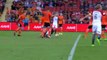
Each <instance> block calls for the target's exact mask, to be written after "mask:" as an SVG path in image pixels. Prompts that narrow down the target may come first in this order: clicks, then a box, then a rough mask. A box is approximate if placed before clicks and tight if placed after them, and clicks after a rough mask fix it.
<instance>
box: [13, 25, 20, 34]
mask: <svg viewBox="0 0 107 60" xmlns="http://www.w3.org/2000/svg"><path fill="white" fill-rule="evenodd" d="M17 26H18V28H17V29H16V30H15V31H14V36H16V34H17V33H18V32H19V30H20V27H21V24H20V23H18V24H17Z"/></svg>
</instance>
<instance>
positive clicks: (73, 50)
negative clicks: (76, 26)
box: [68, 34, 81, 60]
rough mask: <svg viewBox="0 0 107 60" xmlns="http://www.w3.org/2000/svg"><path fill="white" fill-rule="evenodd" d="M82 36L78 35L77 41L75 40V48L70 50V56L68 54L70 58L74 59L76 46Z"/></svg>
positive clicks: (69, 59)
mask: <svg viewBox="0 0 107 60" xmlns="http://www.w3.org/2000/svg"><path fill="white" fill-rule="evenodd" d="M80 37H81V34H80V35H79V36H78V37H77V39H76V41H75V43H74V46H73V48H72V49H71V52H70V54H69V56H68V60H73V56H74V53H75V49H76V46H77V44H78V42H79V40H80Z"/></svg>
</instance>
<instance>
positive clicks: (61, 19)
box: [58, 13, 64, 35]
mask: <svg viewBox="0 0 107 60" xmlns="http://www.w3.org/2000/svg"><path fill="white" fill-rule="evenodd" d="M58 24H59V25H58V26H59V28H60V33H59V35H63V34H62V30H63V29H62V25H63V24H64V17H63V14H62V13H60V14H59V16H58Z"/></svg>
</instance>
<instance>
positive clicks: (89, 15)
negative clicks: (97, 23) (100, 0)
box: [80, 13, 92, 21]
mask: <svg viewBox="0 0 107 60" xmlns="http://www.w3.org/2000/svg"><path fill="white" fill-rule="evenodd" d="M91 16H92V15H91V13H89V14H88V15H86V16H85V17H83V18H81V19H80V21H83V20H84V19H85V18H88V17H91Z"/></svg>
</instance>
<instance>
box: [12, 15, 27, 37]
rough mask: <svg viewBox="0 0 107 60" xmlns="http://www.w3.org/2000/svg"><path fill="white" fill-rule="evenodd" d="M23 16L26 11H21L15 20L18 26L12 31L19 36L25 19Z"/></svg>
mask: <svg viewBox="0 0 107 60" xmlns="http://www.w3.org/2000/svg"><path fill="white" fill-rule="evenodd" d="M25 17H26V13H23V14H21V15H20V16H19V17H18V20H17V26H18V28H17V29H16V31H15V32H14V36H15V35H16V34H18V35H17V36H21V32H22V28H23V20H24V19H25Z"/></svg>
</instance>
